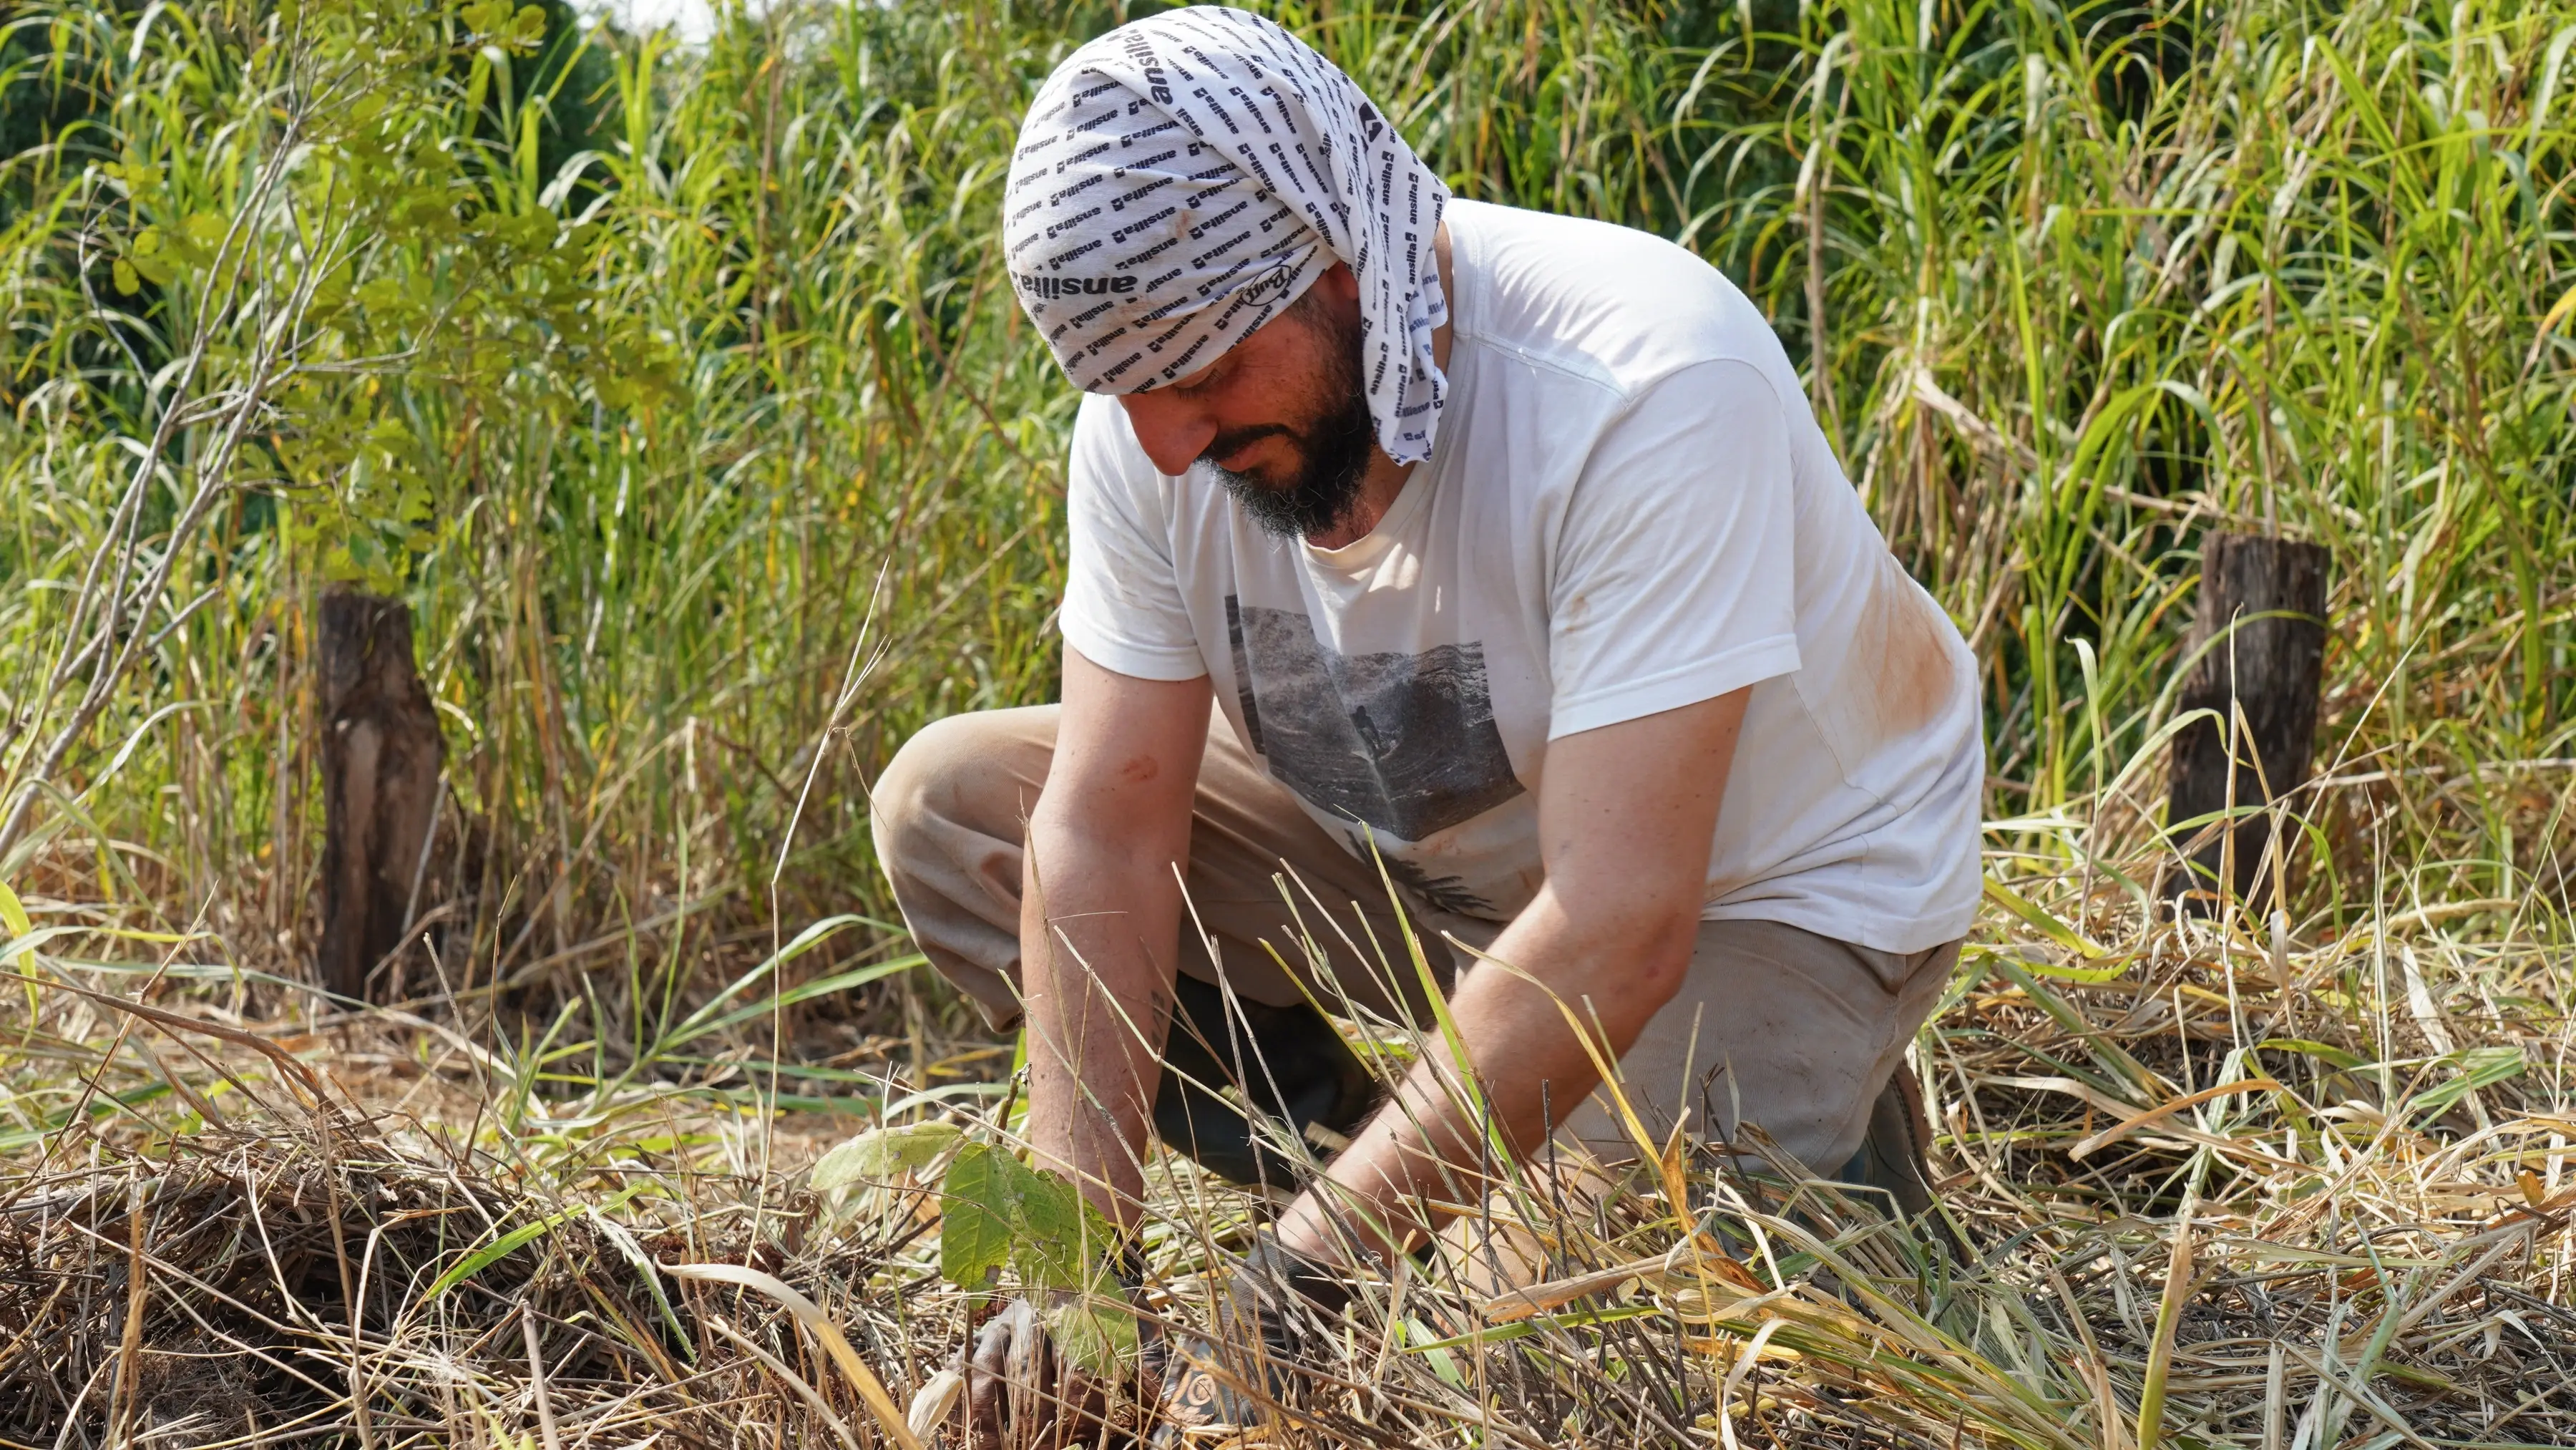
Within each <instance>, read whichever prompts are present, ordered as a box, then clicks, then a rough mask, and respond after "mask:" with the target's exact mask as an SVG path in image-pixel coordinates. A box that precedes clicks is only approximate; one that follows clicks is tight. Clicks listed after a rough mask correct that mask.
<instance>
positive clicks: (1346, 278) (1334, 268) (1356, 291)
mask: <svg viewBox="0 0 2576 1450" xmlns="http://www.w3.org/2000/svg"><path fill="white" fill-rule="evenodd" d="M1310 290H1311V291H1313V292H1314V294H1315V300H1316V301H1318V302H1324V303H1328V304H1330V305H1331V306H1332V308H1333V310H1334V311H1336V312H1338V311H1341V310H1342V309H1344V308H1349V309H1351V310H1353V311H1357V310H1358V308H1359V305H1360V279H1359V274H1358V273H1356V272H1353V271H1352V270H1351V264H1350V263H1348V262H1335V263H1334V264H1333V265H1331V266H1330V267H1327V268H1325V269H1324V275H1322V276H1320V277H1317V278H1316V279H1315V280H1314V283H1313V284H1312V287H1311V288H1310Z"/></svg>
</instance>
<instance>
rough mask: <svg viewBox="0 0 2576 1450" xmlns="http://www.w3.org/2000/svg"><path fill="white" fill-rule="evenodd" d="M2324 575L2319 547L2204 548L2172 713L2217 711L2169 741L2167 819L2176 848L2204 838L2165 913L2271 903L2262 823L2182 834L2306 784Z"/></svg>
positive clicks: (2220, 544) (2237, 540)
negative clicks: (2223, 898) (2228, 901)
mask: <svg viewBox="0 0 2576 1450" xmlns="http://www.w3.org/2000/svg"><path fill="white" fill-rule="evenodd" d="M2326 570H2327V555H2326V551H2325V549H2324V548H2323V546H2321V545H2317V544H2301V543H2293V542H2291V541H2290V540H2288V539H2274V538H2264V537H2260V536H2257V535H2251V534H2211V535H2209V536H2208V538H2207V540H2206V541H2204V542H2203V544H2202V545H2201V555H2200V600H2199V605H2198V609H2197V612H2196V614H2195V615H2194V618H2193V620H2192V628H2191V638H2190V640H2189V642H2188V643H2187V644H2186V646H2185V648H2184V655H2183V657H2184V659H2186V660H2187V661H2189V662H2190V663H2189V665H2188V666H2187V668H2188V669H2189V673H2188V674H2186V675H2185V676H2184V677H2183V684H2182V693H2181V699H2180V701H2179V702H2178V707H2179V708H2180V709H2181V710H2183V711H2185V712H2189V711H2193V710H2212V711H2216V712H2217V715H2218V719H2217V720H2208V719H2203V720H2198V721H2195V722H2193V723H2192V724H2191V725H2190V726H2188V727H2186V728H2185V729H2184V730H2183V731H2182V732H2181V733H2180V734H2177V735H2176V736H2174V740H2173V759H2172V770H2173V793H2172V795H2171V797H2170V798H2169V800H2168V803H2167V805H2166V808H2165V820H2166V822H2167V823H2168V825H2169V827H2171V828H2176V830H2177V841H2178V843H2181V842H2188V841H2190V840H2192V839H2193V838H2195V837H2202V836H2205V837H2206V839H2205V840H2203V841H2202V842H2201V844H2199V845H2198V846H2197V847H2196V848H2195V849H2193V850H2192V852H2191V854H2190V856H2189V858H2188V859H2187V861H2186V862H2185V863H2184V864H2183V865H2182V866H2180V867H2177V868H2176V869H2174V870H2172V871H2169V872H2168V873H2167V874H2166V876H2165V879H2164V883H2163V885H2162V886H2161V887H2160V888H2159V889H2158V893H2157V894H2158V896H2159V897H2160V898H2161V899H2162V900H2163V901H2164V902H2165V903H2166V904H2167V906H2168V908H2169V909H2174V910H2180V911H2185V912H2189V913H2191V914H2193V915H2203V916H2205V915H2208V914H2210V913H2211V912H2212V911H2213V910H2214V909H2215V908H2216V905H2217V903H2218V901H2219V899H2220V891H2221V888H2222V885H2223V886H2224V887H2225V888H2226V890H2227V891H2228V892H2229V894H2231V895H2232V896H2233V898H2234V899H2235V900H2237V901H2240V902H2244V903H2246V904H2247V905H2248V906H2250V907H2252V908H2254V909H2256V910H2260V909H2262V907H2263V905H2264V904H2265V903H2266V902H2267V901H2268V900H2269V899H2270V892H2271V886H2272V879H2273V878H2272V873H2271V871H2270V870H2269V869H2267V868H2266V866H2265V863H2264V851H2265V848H2266V847H2267V846H2269V845H2270V844H2271V841H2272V818H2271V816H2270V815H2268V814H2258V815H2252V816H2247V817H2245V818H2243V819H2241V820H2239V821H2237V822H2236V824H2235V825H2234V827H2233V828H2228V829H2220V828H2216V827H2215V826H2213V825H2203V826H2194V827H2191V828H2189V829H2188V830H2187V831H2184V830H2181V829H2179V828H2181V827H2182V825H2183V823H2184V822H2186V821H2193V820H2198V819H2199V818H2201V817H2204V816H2209V815H2212V814H2214V813H2216V812H2219V811H2224V810H2228V809H2231V808H2238V809H2241V808H2243V807H2247V806H2261V805H2264V804H2266V803H2267V802H2270V801H2273V800H2277V799H2279V798H2281V797H2282V796H2285V795H2288V794H2290V793H2292V792H2294V791H2296V790H2298V789H2299V788H2300V787H2301V786H2303V785H2305V784H2307V780H2308V769H2309V763H2310V759H2311V757H2312V755H2313V753H2314V750H2315V745H2316V731H2317V697H2318V694H2319V691H2320V689H2321V688H2322V685H2323V682H2324V677H2325V645H2326V626H2325V612H2326ZM2222 721H2223V722H2226V724H2225V725H2222V724H2221V723H2220V722H2222ZM2231 746H2232V747H2233V748H2232V749H2231Z"/></svg>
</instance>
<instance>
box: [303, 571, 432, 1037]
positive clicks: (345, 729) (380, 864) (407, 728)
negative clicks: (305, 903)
mask: <svg viewBox="0 0 2576 1450" xmlns="http://www.w3.org/2000/svg"><path fill="white" fill-rule="evenodd" d="M318 644H319V656H320V658H319V663H320V666H321V679H322V806H323V816H324V831H325V835H324V840H323V847H322V953H321V963H320V966H321V974H322V985H323V986H325V987H327V988H329V989H330V990H331V991H333V992H335V993H338V994H339V995H341V996H343V997H350V998H357V997H363V996H365V995H366V994H367V989H368V982H367V977H368V974H369V973H370V972H372V971H373V970H374V969H375V966H376V964H377V963H378V962H381V961H383V960H384V959H385V957H386V955H387V954H388V953H390V952H392V951H393V950H394V949H395V948H396V947H398V946H400V945H401V944H402V941H403V936H404V933H405V932H406V931H408V930H409V929H410V926H411V921H412V917H413V914H414V913H415V912H416V911H417V910H418V909H419V907H420V904H421V903H420V900H419V896H420V892H421V890H422V888H423V886H424V884H425V883H424V882H423V881H422V877H423V875H424V874H425V873H424V870H423V867H424V865H425V858H426V856H427V854H428V851H429V847H430V832H431V828H432V823H433V822H434V821H436V819H437V816H438V786H439V765H440V761H441V757H442V755H443V754H444V751H445V745H444V742H442V741H441V739H440V738H439V733H438V715H437V712H436V711H435V710H433V709H432V708H431V706H430V703H429V691H428V690H427V689H426V688H424V687H423V686H422V685H421V682H420V671H419V669H418V668H417V667H416V666H415V665H414V664H413V662H412V643H411V606H409V605H407V604H405V603H403V601H401V600H399V599H386V598H382V597H380V596H377V595H372V594H360V593H357V592H355V591H352V590H346V589H333V590H331V591H330V592H328V593H326V594H324V595H323V596H322V628H321V634H320V638H319V641H318Z"/></svg>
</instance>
